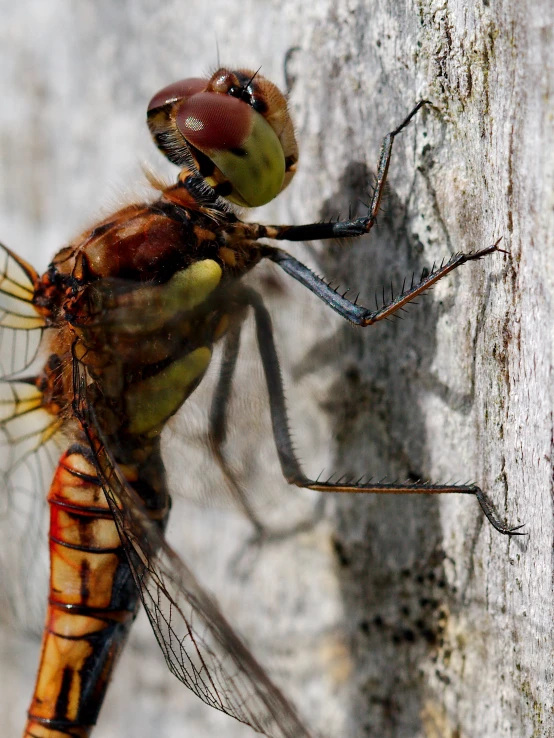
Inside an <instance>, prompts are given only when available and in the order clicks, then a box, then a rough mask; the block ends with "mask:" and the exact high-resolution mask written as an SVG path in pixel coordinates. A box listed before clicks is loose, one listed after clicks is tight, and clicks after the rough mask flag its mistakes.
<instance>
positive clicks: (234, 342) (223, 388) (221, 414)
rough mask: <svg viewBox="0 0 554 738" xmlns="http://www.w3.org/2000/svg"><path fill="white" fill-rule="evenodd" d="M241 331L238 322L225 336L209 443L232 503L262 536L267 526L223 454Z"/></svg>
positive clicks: (210, 424) (214, 397)
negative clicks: (259, 517)
mask: <svg viewBox="0 0 554 738" xmlns="http://www.w3.org/2000/svg"><path fill="white" fill-rule="evenodd" d="M240 331H241V325H240V323H238V324H237V325H236V326H233V328H231V329H230V330H229V332H228V333H227V335H226V337H225V343H224V347H223V359H222V362H221V368H220V371H219V378H218V381H217V385H216V388H215V392H214V396H213V399H212V405H211V409H210V418H209V441H210V446H211V450H212V453H213V456H214V458H215V460H216V462H217V465H218V466H219V468H220V470H221V473H222V474H223V476H224V478H225V481H226V483H227V486H228V488H229V490H230V492H231V495H232V497H233V500H234V501H235V503H236V504H237V505H238V507H239V509H240V510H242V512H243V513H244V514H245V515H246V517H247V518H248V519H249V520H250V522H251V523H252V525H253V526H254V528H255V529H256V534H257V535H261V534H262V533H263V530H264V526H263V524H262V523H261V522H260V520H259V519H258V517H257V515H256V513H255V512H254V510H253V508H252V505H251V504H250V502H249V500H248V496H247V494H246V492H245V491H244V489H243V488H242V486H241V485H240V483H239V482H238V480H237V478H236V477H235V474H234V472H233V470H232V469H231V467H230V466H229V463H228V462H227V459H226V458H225V455H224V453H223V444H224V443H225V439H226V437H227V408H228V406H229V399H230V397H231V388H232V385H233V376H234V374H235V368H236V365H237V358H238V354H239V349H240Z"/></svg>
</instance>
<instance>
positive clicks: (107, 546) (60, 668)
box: [24, 445, 138, 738]
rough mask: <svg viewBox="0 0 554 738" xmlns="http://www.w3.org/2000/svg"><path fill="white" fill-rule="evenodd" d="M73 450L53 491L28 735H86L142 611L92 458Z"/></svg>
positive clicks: (58, 473)
mask: <svg viewBox="0 0 554 738" xmlns="http://www.w3.org/2000/svg"><path fill="white" fill-rule="evenodd" d="M89 457H90V452H88V455H87V450H86V449H85V448H83V447H81V446H79V445H74V446H72V447H71V448H70V449H69V450H68V451H67V452H66V453H65V454H64V455H63V456H62V457H61V459H60V461H59V463H58V467H57V470H56V474H55V476H54V480H53V482H52V485H51V487H50V492H49V495H48V501H49V503H50V596H49V602H48V610H47V615H46V625H45V630H44V636H43V642H42V656H41V663H40V668H39V673H38V677H37V682H36V687H35V693H34V696H33V701H32V703H31V707H30V709H29V720H28V723H27V727H26V730H25V733H24V737H25V738H31V737H32V738H67V736H71V737H72V738H85V737H86V736H88V735H89V734H90V732H91V730H92V728H93V726H94V724H95V723H96V718H97V716H98V712H99V710H100V706H101V705H102V701H103V698H104V693H105V690H106V688H107V685H108V682H109V679H110V677H111V673H112V669H113V666H114V664H115V662H116V660H117V657H118V656H119V653H120V652H121V649H122V648H123V645H124V643H125V640H126V637H127V634H128V632H129V629H130V626H131V623H132V622H133V620H134V618H135V615H136V612H137V606H138V591H137V589H136V586H135V583H134V580H133V577H132V575H131V571H130V569H129V566H128V564H127V560H126V557H125V553H124V551H123V548H122V546H121V542H120V538H119V534H118V531H117V527H116V524H115V522H114V518H113V515H112V513H111V511H110V508H109V505H108V502H107V500H106V497H105V495H104V492H103V490H102V487H101V486H100V483H99V480H98V478H97V476H96V469H95V467H94V465H93V463H92V461H91V460H90V458H89Z"/></svg>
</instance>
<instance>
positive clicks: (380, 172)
mask: <svg viewBox="0 0 554 738" xmlns="http://www.w3.org/2000/svg"><path fill="white" fill-rule="evenodd" d="M428 104H430V103H429V101H428V100H421V101H420V102H418V103H417V105H416V106H415V107H414V109H413V110H412V111H411V112H410V114H409V115H408V116H407V117H406V118H405V119H404V120H403V121H402V123H401V124H400V125H399V126H398V127H397V128H395V129H394V131H391V132H390V133H387V135H386V136H385V137H384V139H383V143H382V144H381V153H380V155H379V165H378V168H377V181H376V184H375V189H374V191H373V195H372V197H371V202H370V203H369V206H368V212H367V214H366V215H363V216H361V217H359V218H348V219H347V220H339V221H336V222H332V223H307V224H306V225H299V226H295V225H269V226H264V225H260V224H257V223H251V224H244V223H239V224H237V226H238V227H239V228H241V229H242V234H243V237H244V238H250V239H253V240H257V239H258V238H274V239H276V240H278V241H314V240H320V239H324V238H355V237H356V236H363V235H364V233H369V231H370V230H371V228H372V227H373V226H374V225H375V221H376V219H377V214H378V212H379V208H380V207H381V201H382V199H383V193H384V191H385V185H386V182H387V174H388V171H389V164H390V160H391V155H392V145H393V142H394V139H395V137H396V136H397V135H398V134H399V133H400V132H401V131H403V130H404V128H406V126H407V125H408V124H409V123H410V121H411V120H412V118H413V117H414V116H415V114H416V113H417V112H418V110H420V109H421V108H422V107H423V106H424V105H428ZM245 226H246V228H245Z"/></svg>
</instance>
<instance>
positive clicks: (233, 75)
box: [148, 68, 298, 207]
mask: <svg viewBox="0 0 554 738" xmlns="http://www.w3.org/2000/svg"><path fill="white" fill-rule="evenodd" d="M148 127H149V128H150V132H151V134H152V136H153V138H154V141H155V142H156V145H157V146H158V148H159V149H160V150H161V151H162V152H163V154H164V155H165V156H166V157H167V158H168V159H169V160H170V161H171V162H173V163H174V164H177V165H178V166H181V167H184V166H190V164H191V159H192V164H193V165H194V166H195V167H196V169H198V171H199V172H200V174H201V175H202V176H203V177H204V179H205V180H206V182H207V183H208V184H209V185H210V186H211V187H213V189H214V190H215V191H216V192H217V194H219V195H221V196H222V197H225V198H226V199H227V200H229V201H231V202H233V203H236V204H237V205H241V206H246V207H257V206H259V205H264V204H265V203H266V202H269V201H270V200H272V199H273V198H274V197H276V196H277V195H278V194H279V192H281V190H283V189H284V188H285V187H286V186H287V185H288V184H289V182H290V180H291V179H292V177H293V176H294V173H295V171H296V162H297V160H298V146H297V144H296V138H295V135H294V128H293V125H292V121H291V119H290V116H289V113H288V109H287V101H286V98H285V96H284V95H283V94H282V93H281V92H280V90H279V89H278V88H277V87H276V85H274V84H273V83H272V82H270V81H269V80H267V79H265V77H262V76H261V75H259V74H257V73H255V72H252V71H250V70H248V69H239V70H236V71H229V70H228V69H225V68H221V69H218V70H217V71H216V72H215V73H214V74H213V75H212V76H211V77H210V79H200V78H196V77H191V78H189V79H183V80H181V81H179V82H174V83H173V84H171V85H169V86H168V87H164V89H163V90H160V92H158V93H157V94H156V95H154V97H153V98H152V100H151V101H150V104H149V106H148Z"/></svg>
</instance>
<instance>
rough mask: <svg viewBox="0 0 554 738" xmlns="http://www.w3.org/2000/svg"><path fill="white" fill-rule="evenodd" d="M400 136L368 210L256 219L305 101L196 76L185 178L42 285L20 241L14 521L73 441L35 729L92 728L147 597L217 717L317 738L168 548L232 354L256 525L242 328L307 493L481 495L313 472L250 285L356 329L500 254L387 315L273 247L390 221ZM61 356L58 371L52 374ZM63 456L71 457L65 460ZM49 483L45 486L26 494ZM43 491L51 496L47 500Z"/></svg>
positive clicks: (1, 270) (386, 150)
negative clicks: (169, 453) (252, 341)
mask: <svg viewBox="0 0 554 738" xmlns="http://www.w3.org/2000/svg"><path fill="white" fill-rule="evenodd" d="M425 104H426V103H425V102H424V101H423V102H420V103H418V104H417V105H416V106H415V107H414V109H413V110H412V111H411V113H410V114H409V115H408V116H407V117H406V119H405V120H404V121H403V122H402V123H401V124H400V125H399V126H398V127H397V128H396V129H395V130H393V131H392V132H391V133H389V134H388V135H387V136H385V138H384V140H383V145H382V149H381V154H380V159H379V164H378V174H377V182H376V187H375V190H374V192H373V195H372V198H371V202H370V204H369V207H368V211H367V214H365V215H363V216H361V217H356V218H348V219H347V220H339V221H337V222H333V223H312V224H308V225H301V226H294V225H277V226H268V225H260V224H256V223H245V222H243V221H242V220H240V219H239V217H238V216H237V214H236V213H235V211H234V210H233V205H238V206H241V207H255V206H258V205H262V204H264V203H267V202H269V201H270V200H271V199H273V198H274V197H275V196H276V195H277V194H279V192H281V191H282V190H283V189H284V188H285V187H286V186H287V185H288V184H289V182H290V181H291V179H292V177H293V176H294V173H295V170H296V166H297V160H298V150H297V144H296V140H295V135H294V130H293V126H292V123H291V120H290V117H289V113H288V111H287V104H286V99H285V97H284V96H283V94H282V93H281V92H280V91H279V90H278V88H277V87H276V86H275V85H273V84H272V83H271V82H269V81H268V80H267V79H265V78H264V77H262V76H261V75H259V74H256V73H253V72H251V71H249V70H245V69H240V70H234V71H231V70H228V69H225V68H221V69H218V70H217V71H216V72H215V73H214V74H213V75H212V76H211V77H210V78H209V79H197V78H191V79H185V80H182V81H180V82H176V83H174V84H172V85H170V86H168V87H166V88H164V89H163V90H161V91H160V92H158V93H157V94H156V95H155V96H154V97H153V98H152V100H151V102H150V104H149V107H148V125H149V128H150V131H151V133H152V136H153V138H154V141H155V142H156V144H157V146H158V147H159V149H160V150H161V151H162V152H163V153H164V154H165V156H166V157H167V158H168V159H169V160H170V161H171V162H173V163H174V164H176V165H177V166H178V167H179V168H180V173H179V175H178V177H177V181H176V183H175V184H174V185H171V186H162V185H161V184H159V183H157V182H156V181H154V180H153V179H152V184H153V186H154V187H155V188H156V189H157V194H156V195H155V196H153V198H152V200H151V201H150V202H140V203H137V204H134V205H130V206H128V207H125V208H123V209H122V210H119V211H118V212H115V213H113V214H112V215H110V216H109V217H108V218H105V219H104V220H102V221H101V222H99V223H97V224H96V225H95V226H94V228H92V229H89V230H87V231H85V232H84V233H82V234H81V235H80V236H79V237H78V238H76V239H75V240H74V241H73V242H72V243H70V244H69V245H68V246H66V247H64V248H62V249H61V251H59V252H58V253H57V254H56V256H55V257H54V259H53V261H52V263H51V264H50V266H49V268H48V270H47V271H46V273H45V274H43V275H42V276H40V275H39V274H37V273H36V272H35V270H34V269H33V268H32V267H31V266H30V265H29V264H27V263H26V262H24V261H23V260H22V259H20V258H19V257H18V256H16V255H15V254H14V253H12V252H11V251H9V250H8V249H7V248H5V247H2V248H1V251H0V256H1V259H2V262H1V266H0V294H1V303H0V323H1V326H2V331H3V343H2V361H3V364H2V367H1V368H2V375H3V380H2V383H0V387H1V393H2V394H1V398H0V399H1V404H0V407H1V416H0V421H1V432H2V439H3V443H4V445H5V447H6V449H7V450H8V451H9V454H10V455H9V460H8V465H7V471H6V473H5V474H4V481H5V500H6V504H5V505H3V508H5V511H6V512H5V514H6V515H7V514H8V512H7V511H8V510H9V509H11V505H8V502H10V503H11V502H12V498H13V502H14V509H15V510H16V514H18V515H19V516H20V517H22V518H24V519H25V520H30V519H31V512H30V511H31V509H32V504H31V500H30V498H28V497H25V496H24V501H23V503H21V502H18V501H17V500H21V496H18V494H17V493H18V492H20V488H21V487H22V486H23V485H22V484H21V482H20V476H21V475H22V474H23V476H25V473H26V472H25V470H28V469H30V468H32V462H33V461H34V460H35V459H36V458H37V457H38V456H39V455H40V454H49V455H50V457H52V454H53V451H52V449H53V448H54V447H55V446H60V445H61V447H62V454H61V458H59V460H58V461H57V466H56V469H55V472H54V476H53V480H52V481H51V483H50V488H49V492H48V497H47V500H48V503H49V509H50V534H49V547H50V584H49V595H48V604H47V615H46V625H45V629H44V636H43V643H42V653H41V658H40V666H39V671H38V676H37V682H36V687H35V692H34V696H33V698H32V702H31V706H30V709H29V713H28V722H27V726H26V728H25V733H24V735H25V736H26V737H27V738H67V737H68V736H71V737H72V738H83V737H84V736H89V735H90V734H91V731H92V729H93V727H94V724H95V722H96V719H97V716H98V712H99V710H100V707H101V705H102V701H103V698H104V695H105V691H106V689H107V686H108V683H109V680H110V677H111V674H112V670H113V666H114V664H115V662H116V660H117V658H118V655H119V654H120V652H121V650H122V648H123V646H124V644H125V641H126V638H127V635H128V633H129V629H130V627H131V624H132V622H133V620H134V618H135V616H136V614H137V610H138V607H139V604H140V602H142V604H143V607H144V609H145V610H146V613H147V615H148V617H149V619H150V623H151V625H152V628H153V630H154V633H155V636H156V638H157V640H158V643H159V645H160V648H161V649H162V652H163V654H164V656H165V659H166V661H167V665H168V667H169V669H170V670H171V672H172V673H173V674H174V675H175V676H176V677H177V679H179V680H180V681H182V682H183V683H184V684H185V685H186V686H187V687H188V688H189V689H191V690H192V691H193V692H194V693H195V694H196V695H198V697H200V699H202V700H203V701H204V702H206V703H207V704H208V705H211V706H212V707H214V708H216V709H218V710H221V711H223V712H225V713H227V714H228V715H230V716H232V717H234V718H236V719H237V720H239V721H242V722H244V723H246V724H248V725H250V726H251V727H252V728H253V729H254V730H255V731H258V732H260V733H263V734H265V735H267V736H272V737H274V738H293V737H294V738H302V736H304V737H306V738H307V737H308V736H309V735H310V731H309V730H308V728H306V727H305V726H304V724H303V723H302V721H301V719H300V717H299V716H298V714H297V712H296V710H295V708H294V707H293V706H292V704H291V703H290V702H289V701H288V699H287V698H286V697H285V696H284V695H283V694H282V692H281V691H280V690H279V689H278V688H277V687H276V686H275V685H274V684H273V683H272V682H271V680H270V679H269V677H268V676H267V675H266V674H265V672H264V670H263V669H262V668H261V667H260V666H259V664H258V663H257V661H256V660H255V659H254V657H253V656H252V655H251V654H250V652H249V651H248V649H247V648H246V646H245V645H244V644H243V642H242V640H241V639H240V638H239V637H238V636H237V635H236V634H235V633H234V631H233V630H232V628H231V627H230V625H229V624H228V623H227V621H226V620H225V618H224V616H223V615H222V614H221V612H220V610H219V608H218V606H217V604H216V603H215V602H214V600H213V599H212V598H211V597H210V596H209V595H208V594H207V593H206V592H205V591H204V589H203V588H202V586H201V585H200V584H199V582H198V581H197V579H196V578H195V576H194V574H193V573H192V571H191V570H190V569H189V568H188V567H187V566H186V564H185V563H184V562H183V561H182V560H181V559H180V558H179V557H178V556H177V555H176V554H175V552H174V551H173V550H172V548H171V547H170V546H169V545H168V543H167V541H166V539H165V537H164V530H165V527H166V524H167V520H168V514H169V509H170V503H171V499H170V493H169V490H168V487H167V483H166V479H165V472H164V466H163V462H162V458H161V452H160V436H161V433H162V431H163V429H164V427H165V426H166V424H167V421H168V420H169V419H170V418H171V417H172V416H173V415H174V414H175V413H176V412H177V411H178V410H179V408H180V407H181V406H182V405H183V403H184V402H185V401H186V400H187V398H188V397H189V396H190V395H191V393H192V392H193V391H194V390H195V388H196V387H197V386H198V384H199V383H200V381H201V380H202V377H203V375H204V374H205V372H206V370H207V368H208V365H209V363H210V359H211V356H212V351H213V348H214V345H215V344H216V342H218V341H219V340H221V341H223V359H222V366H221V370H220V375H219V380H218V382H217V384H216V388H215V392H214V398H213V403H212V407H211V411H210V438H211V450H212V452H213V458H214V461H215V463H217V464H218V465H219V466H220V468H221V470H222V471H223V473H224V475H225V477H226V480H227V482H228V484H229V485H230V487H231V488H232V489H234V490H235V492H236V499H237V501H238V502H239V503H241V504H242V505H243V508H244V510H245V512H246V513H247V514H249V509H248V504H247V502H246V500H244V498H243V496H242V495H241V490H240V486H239V485H238V484H237V482H236V480H235V478H234V476H233V472H232V470H231V468H230V466H229V464H228V461H227V459H226V456H225V453H224V444H225V440H226V429H227V409H228V400H229V397H230V395H231V390H232V383H233V374H234V370H235V367H236V363H237V357H238V351H239V341H240V332H241V326H242V324H243V321H244V319H245V317H246V315H247V314H248V313H253V315H254V319H255V325H256V335H257V342H258V347H259V351H260V355H261V360H262V364H263V369H264V374H265V380H266V384H267V389H268V396H269V411H270V415H271V421H272V427H273V435H274V438H275V445H276V448H277V453H278V457H279V461H280V464H281V468H282V471H283V474H284V476H285V478H286V479H287V481H288V482H289V483H290V484H293V485H297V486H298V487H306V488H309V489H314V490H320V491H322V492H342V493H346V492H357V493H359V492H373V493H393V494H396V493H409V494H418V493H423V494H437V493H464V494H469V495H473V496H475V497H476V498H477V500H478V502H479V504H480V505H481V508H482V509H483V512H484V514H485V515H486V517H487V518H488V520H489V521H490V523H491V524H492V525H493V526H494V528H496V530H497V531H499V532H500V533H503V534H507V535H513V534H517V533H519V531H518V528H510V527H506V526H505V525H503V524H502V522H501V521H500V520H499V519H498V518H497V516H496V515H495V513H494V511H493V508H492V506H491V504H490V502H489V500H488V498H487V496H486V495H485V494H484V493H483V492H482V491H481V489H480V488H478V487H476V486H452V485H438V484H430V483H417V484H410V483H405V484H398V483H394V484H393V483H391V484H388V483H384V482H380V483H376V484H373V483H365V484H364V483H363V482H362V481H361V480H358V481H357V482H356V481H351V480H347V481H339V482H335V483H333V482H332V481H330V480H329V481H321V480H312V479H309V478H308V477H307V476H306V475H305V474H304V473H303V471H302V469H301V467H300V464H299V462H298V460H297V458H296V456H295V453H294V449H293V444H292V442H291V437H290V433H289V425H288V421H287V411H286V407H285V398H284V392H283V386H282V382H281V374H280V369H279V361H278V356H277V351H276V348H275V343H274V339H273V333H272V325H271V318H270V316H269V313H268V311H267V310H266V308H265V306H264V303H263V301H262V299H261V297H260V295H259V294H258V293H257V292H256V291H255V290H253V289H252V288H251V287H249V286H246V285H245V284H244V282H243V281H242V277H243V276H244V275H246V274H247V273H248V272H250V271H251V270H252V269H253V268H254V267H255V266H256V265H257V264H258V263H259V262H260V261H261V260H262V259H269V260H271V261H273V262H274V263H275V264H277V265H278V266H279V267H281V269H283V270H284V271H285V272H286V273H287V274H288V275H290V276H291V277H292V278H293V279H296V280H297V281H299V282H300V283H301V284H302V285H304V286H305V287H307V288H308V289H309V290H311V291H312V292H313V293H314V294H315V295H316V296H317V297H319V298H320V299H321V300H322V301H323V303H325V304H326V305H327V306H328V307H330V308H331V309H333V310H335V311H336V312H337V313H338V314H339V315H341V316H342V317H343V318H345V319H346V320H348V321H350V322H351V323H352V324H354V325H357V326H360V327H365V326H369V325H373V324H374V323H377V322H378V321H380V320H383V319H385V318H387V317H389V316H391V315H393V314H394V313H396V312H397V311H399V310H401V309H402V308H403V306H405V305H406V304H407V303H409V302H410V301H411V300H412V299H413V298H415V297H416V296H417V295H420V294H421V293H423V292H425V291H426V290H427V289H429V288H430V287H431V286H432V285H433V284H435V283H436V282H437V281H438V280H440V279H441V278H442V277H444V276H445V275H446V274H448V273H450V272H451V271H453V270H454V269H456V268H458V267H459V266H461V265H462V264H465V263H466V262H468V261H475V260H477V259H480V258H481V257H484V256H487V255H490V254H492V253H494V252H496V251H500V249H499V248H498V243H496V244H495V245H493V246H490V247H488V248H484V249H482V250H481V251H477V252H474V253H470V254H462V253H460V254H456V255H454V256H453V257H452V258H451V259H450V260H449V261H448V262H447V263H446V264H443V265H441V267H440V268H438V269H433V270H431V272H429V273H427V274H425V275H424V276H423V277H422V279H421V280H419V281H417V282H414V281H412V283H411V284H410V286H409V287H408V288H406V287H405V286H404V287H403V289H402V290H401V292H400V293H399V294H398V295H397V296H395V297H392V298H391V299H390V301H388V302H385V303H384V304H383V305H381V306H378V307H377V308H376V309H375V310H373V309H369V308H366V307H363V306H362V305H359V304H357V303H356V302H351V301H349V300H348V299H347V298H346V296H345V295H341V294H338V293H337V292H336V291H335V290H333V289H332V288H331V287H330V286H329V285H328V284H327V283H326V282H325V281H324V280H322V279H320V278H319V277H317V276H316V275H315V274H313V273H312V272H311V271H310V269H308V268H307V267H306V266H304V265H303V264H302V263H300V262H299V261H298V260H297V259H295V258H294V257H293V256H292V255H290V254H289V253H287V252H286V251H284V250H283V249H281V248H279V247H277V246H275V245H269V244H268V243H267V242H266V241H267V240H268V239H269V240H272V241H274V242H275V241H283V240H287V241H305V240H313V239H334V238H342V239H348V238H356V237H358V236H361V235H363V234H366V233H368V232H369V231H370V230H371V228H372V226H373V225H374V223H375V220H376V217H377V214H378V211H379V208H380V204H381V200H382V196H383V190H384V186H385V182H386V178H387V171H388V167H389V162H390V158H391V152H392V146H393V141H394V139H395V137H396V136H397V135H398V134H399V133H400V132H401V131H402V130H403V129H404V128H405V127H406V126H407V125H408V124H409V122H410V121H411V120H412V118H413V117H414V116H415V115H416V113H417V112H418V111H419V110H420V109H421V108H422V107H423V106H424V105H425ZM37 352H38V355H39V356H40V357H45V358H44V361H42V359H41V364H40V368H39V369H38V370H37V371H33V367H34V366H35V365H36V364H37V362H36V361H35V358H36V356H37ZM56 453H57V452H56ZM31 482H32V485H34V486H35V488H38V487H41V486H42V485H43V484H45V483H46V482H45V480H44V479H43V478H40V477H37V478H32V477H30V476H29V475H27V484H26V486H25V488H26V489H27V488H29V486H32V485H31ZM34 491H35V492H36V493H40V492H41V491H42V490H41V489H35V490H34Z"/></svg>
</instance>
